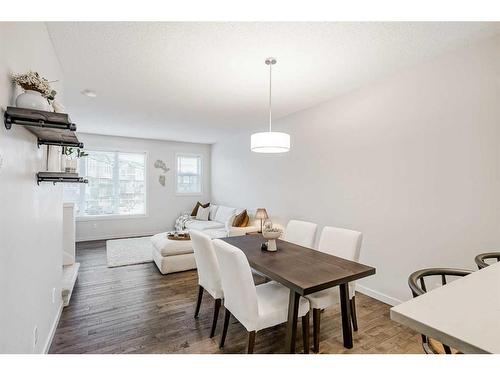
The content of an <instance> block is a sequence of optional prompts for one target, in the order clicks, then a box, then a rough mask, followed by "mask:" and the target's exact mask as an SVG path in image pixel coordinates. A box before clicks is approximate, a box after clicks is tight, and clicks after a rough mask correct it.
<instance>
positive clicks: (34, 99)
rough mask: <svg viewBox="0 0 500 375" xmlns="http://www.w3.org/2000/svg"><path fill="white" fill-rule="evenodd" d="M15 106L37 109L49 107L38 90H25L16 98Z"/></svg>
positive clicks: (44, 109) (47, 108)
mask: <svg viewBox="0 0 500 375" xmlns="http://www.w3.org/2000/svg"><path fill="white" fill-rule="evenodd" d="M16 106H17V107H19V108H31V109H39V110H41V111H50V110H51V107H50V104H49V102H48V101H47V99H46V98H44V97H43V96H42V94H41V93H39V92H38V91H33V90H26V91H25V92H24V93H22V94H21V95H19V96H18V97H17V98H16Z"/></svg>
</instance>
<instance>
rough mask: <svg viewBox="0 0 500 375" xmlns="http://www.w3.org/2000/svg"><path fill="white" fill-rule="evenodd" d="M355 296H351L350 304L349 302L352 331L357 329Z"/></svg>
mask: <svg viewBox="0 0 500 375" xmlns="http://www.w3.org/2000/svg"><path fill="white" fill-rule="evenodd" d="M355 298H356V297H352V298H351V299H350V301H349V302H350V304H351V320H352V329H353V330H354V331H357V330H358V318H357V317H356V300H355Z"/></svg>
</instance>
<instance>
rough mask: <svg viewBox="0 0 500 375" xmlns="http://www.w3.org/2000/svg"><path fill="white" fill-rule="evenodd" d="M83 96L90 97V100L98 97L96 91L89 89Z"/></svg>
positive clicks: (84, 91) (83, 92)
mask: <svg viewBox="0 0 500 375" xmlns="http://www.w3.org/2000/svg"><path fill="white" fill-rule="evenodd" d="M82 95H85V96H88V97H89V98H95V97H96V96H97V94H96V92H95V91H94V90H89V89H85V90H83V91H82Z"/></svg>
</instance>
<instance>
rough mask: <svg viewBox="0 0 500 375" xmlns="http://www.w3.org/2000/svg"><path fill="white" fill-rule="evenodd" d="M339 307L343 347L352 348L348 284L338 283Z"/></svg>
mask: <svg viewBox="0 0 500 375" xmlns="http://www.w3.org/2000/svg"><path fill="white" fill-rule="evenodd" d="M340 309H341V315H342V334H343V336H344V347H346V348H347V349H352V326H351V311H350V310H351V309H350V303H349V284H347V283H345V284H340Z"/></svg>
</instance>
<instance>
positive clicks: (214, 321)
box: [210, 298, 222, 337]
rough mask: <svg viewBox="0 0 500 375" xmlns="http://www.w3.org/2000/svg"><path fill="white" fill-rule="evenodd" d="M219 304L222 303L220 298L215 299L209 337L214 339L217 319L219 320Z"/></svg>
mask: <svg viewBox="0 0 500 375" xmlns="http://www.w3.org/2000/svg"><path fill="white" fill-rule="evenodd" d="M221 302H222V299H221V298H217V299H216V300H215V306H214V320H213V321H212V330H211V331H210V337H214V334H215V327H217V319H219V309H220V305H221Z"/></svg>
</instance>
